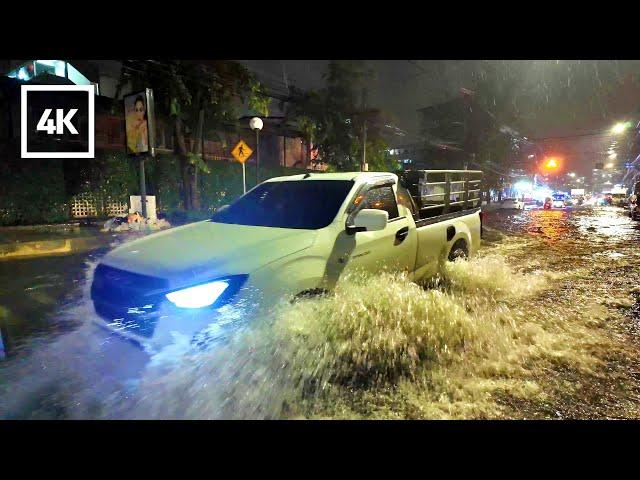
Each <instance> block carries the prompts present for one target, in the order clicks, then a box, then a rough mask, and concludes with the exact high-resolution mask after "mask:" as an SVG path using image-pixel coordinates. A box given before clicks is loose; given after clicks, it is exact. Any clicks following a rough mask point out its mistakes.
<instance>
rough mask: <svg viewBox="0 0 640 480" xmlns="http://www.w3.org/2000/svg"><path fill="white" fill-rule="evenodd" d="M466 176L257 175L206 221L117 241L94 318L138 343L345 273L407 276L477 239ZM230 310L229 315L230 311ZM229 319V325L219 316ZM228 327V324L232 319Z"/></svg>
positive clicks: (97, 292)
mask: <svg viewBox="0 0 640 480" xmlns="http://www.w3.org/2000/svg"><path fill="white" fill-rule="evenodd" d="M481 175H482V173H481V172H477V171H466V170H465V171H456V170H450V171H443V170H434V171H429V170H421V171H413V172H405V174H403V176H402V178H401V179H400V181H399V178H398V176H396V175H394V174H391V173H374V172H355V173H329V174H316V173H307V174H304V175H294V176H289V177H279V178H272V179H270V180H267V181H265V182H263V183H261V184H259V185H258V186H256V187H255V188H253V189H252V190H250V191H249V192H247V193H246V194H245V195H244V196H242V197H240V198H239V199H238V200H236V201H235V202H234V203H232V204H231V205H229V206H226V207H225V208H222V209H220V210H219V211H218V212H216V213H215V214H214V215H213V217H212V218H211V219H209V220H206V221H201V222H197V223H193V224H190V225H186V226H182V227H178V228H173V229H170V230H166V231H163V232H159V233H156V234H153V235H150V236H148V237H145V238H142V239H139V240H135V241H131V242H129V243H125V244H123V245H122V246H120V247H118V248H116V249H114V250H113V251H111V252H110V253H108V254H107V255H106V256H105V257H104V258H103V259H102V261H101V263H100V264H99V265H98V266H97V268H96V270H95V273H94V279H93V283H92V287H91V296H92V299H93V302H94V307H95V310H96V312H97V313H98V315H99V316H100V317H101V319H102V320H100V321H99V322H98V323H100V324H102V326H105V327H107V328H108V329H110V330H112V331H115V332H118V333H119V334H120V335H123V336H125V337H127V338H130V339H132V340H134V341H136V342H138V343H140V344H142V345H145V346H152V347H154V346H155V347H161V346H163V345H166V344H168V343H170V342H172V341H173V338H174V337H175V335H176V332H177V333H178V334H180V335H186V336H188V337H190V338H195V336H196V335H197V334H198V332H201V331H202V330H203V329H205V327H208V326H211V325H214V324H216V322H218V320H217V319H225V320H220V322H221V323H224V322H227V321H231V320H229V318H236V319H237V318H238V314H237V312H238V311H240V312H242V313H241V314H240V317H248V316H250V313H249V312H255V311H261V309H262V308H265V307H268V306H271V305H273V304H274V303H275V302H277V301H278V299H280V298H282V297H286V296H293V297H295V296H297V295H305V294H310V293H316V292H322V291H330V290H331V288H332V286H333V285H335V283H336V281H337V280H338V279H339V278H340V276H342V275H343V274H344V273H345V272H349V271H357V270H358V269H363V270H368V271H378V270H380V269H381V268H387V269H391V270H400V271H401V270H403V271H406V272H408V274H409V275H410V276H411V277H412V278H413V279H415V280H418V279H420V278H423V277H425V276H430V275H433V274H435V273H436V272H437V269H438V264H439V262H440V261H442V260H446V259H450V260H452V259H455V258H457V257H467V256H471V255H473V254H474V253H475V252H476V251H477V250H478V248H479V246H480V236H481V213H480V195H479V192H480V185H479V183H480V177H481ZM230 312H236V314H235V317H234V315H233V314H231V313H230ZM231 322H232V321H231ZM232 323H233V322H232Z"/></svg>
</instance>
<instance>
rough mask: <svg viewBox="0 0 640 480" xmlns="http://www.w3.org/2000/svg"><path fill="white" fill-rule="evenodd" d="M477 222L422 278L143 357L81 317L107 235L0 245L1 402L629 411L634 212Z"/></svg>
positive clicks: (446, 412)
mask: <svg viewBox="0 0 640 480" xmlns="http://www.w3.org/2000/svg"><path fill="white" fill-rule="evenodd" d="M484 225H485V227H486V232H485V238H484V241H483V248H482V250H481V253H480V255H479V256H478V258H475V259H473V260H472V261H470V262H457V263H455V264H446V265H443V269H442V273H441V275H440V276H439V278H437V279H435V280H434V281H433V282H430V284H429V285H425V286H418V285H415V284H414V283H411V282H409V281H407V280H406V279H405V278H403V277H402V276H399V275H391V274H385V273H383V274H381V275H379V276H376V277H372V278H347V279H345V280H344V281H343V282H342V283H341V285H339V286H338V288H337V290H336V292H335V295H332V296H329V297H326V298H319V299H313V300H309V301H305V302H300V303H298V304H295V305H280V306H278V307H277V308H276V309H275V310H274V312H273V315H272V317H271V318H269V319H265V320H264V321H263V322H260V323H259V324H258V325H256V326H255V328H253V329H250V330H249V331H248V332H247V333H246V334H243V335H242V336H240V337H239V338H238V339H237V340H234V341H233V342H231V343H230V344H229V345H225V346H224V347H221V348H219V349H216V350H214V351H211V352H204V353H203V352H194V351H192V350H190V348H189V346H188V345H184V344H176V345H175V346H174V348H173V349H170V350H167V351H164V352H161V354H158V355H155V356H150V355H148V354H147V353H145V352H143V351H142V350H141V349H140V348H138V347H136V346H134V345H132V344H130V343H128V342H125V341H123V340H120V339H119V338H117V337H114V336H113V335H111V334H108V333H106V332H105V331H103V330H101V329H100V328H98V327H96V326H95V325H94V322H93V321H92V320H93V319H95V314H94V312H93V307H92V305H91V302H90V300H89V286H90V285H89V283H90V278H91V275H92V271H93V269H94V268H95V265H96V263H97V261H98V260H99V257H100V256H101V255H102V254H103V253H104V250H95V251H92V252H91V253H90V254H87V255H79V256H66V257H56V258H55V259H54V258H51V259H38V260H33V261H32V262H33V263H31V264H29V263H19V261H15V262H13V261H12V262H5V263H4V264H0V268H2V275H1V276H0V281H1V282H2V283H1V284H0V286H1V287H2V291H0V294H2V293H3V292H10V291H13V292H17V291H18V290H20V291H22V292H23V296H22V297H21V298H22V300H20V301H21V302H22V303H23V305H22V307H20V308H19V310H20V311H21V312H26V313H24V317H25V318H26V319H27V321H25V322H21V324H20V325H24V326H23V327H16V325H17V324H16V323H15V322H14V325H13V326H12V330H11V333H10V334H9V335H8V344H9V346H10V348H8V350H7V351H8V357H7V359H6V360H5V361H3V362H1V363H0V418H638V417H640V362H639V359H640V355H639V352H640V337H639V336H638V334H639V333H640V328H639V327H638V318H639V314H640V308H639V307H638V303H637V299H638V297H639V296H640V283H639V280H640V271H639V269H638V268H637V266H638V263H639V262H640V258H639V257H640V249H639V248H638V245H639V244H640V243H639V241H640V222H633V221H631V220H630V219H629V218H628V217H627V216H626V211H625V210H623V209H620V208H615V207H600V208H593V209H592V208H584V209H576V210H572V209H564V210H533V211H527V212H519V211H515V210H496V211H491V212H488V213H487V215H486V217H485V222H484ZM20 262H26V261H25V260H22V261H20ZM38 285H40V286H38ZM43 285H44V286H43ZM46 285H55V287H52V286H46ZM47 288H54V289H56V294H55V295H53V296H50V297H49V301H41V302H35V301H34V302H32V303H30V301H29V300H28V298H29V296H32V295H33V293H32V292H37V291H38V290H39V289H41V290H43V291H44V289H47ZM11 302H13V300H11V298H9V295H8V294H6V293H5V297H4V298H3V305H11ZM5 316H6V314H5ZM18 330H19V331H18ZM6 331H7V326H6V324H5V332H6ZM12 338H18V339H19V341H12Z"/></svg>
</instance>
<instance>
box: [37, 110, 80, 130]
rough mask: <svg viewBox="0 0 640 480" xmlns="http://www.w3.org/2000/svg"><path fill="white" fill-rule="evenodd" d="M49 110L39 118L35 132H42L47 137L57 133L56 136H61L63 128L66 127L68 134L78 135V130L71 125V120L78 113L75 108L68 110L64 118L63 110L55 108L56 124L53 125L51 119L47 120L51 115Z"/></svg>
mask: <svg viewBox="0 0 640 480" xmlns="http://www.w3.org/2000/svg"><path fill="white" fill-rule="evenodd" d="M51 110H52V109H51V108H46V109H45V110H44V113H43V114H42V117H40V121H39V122H38V125H37V126H36V129H37V130H42V131H45V132H47V133H48V134H49V135H53V134H54V133H57V134H58V135H62V134H63V133H64V127H65V126H66V127H67V129H68V130H69V132H71V133H72V134H73V135H78V130H76V127H74V126H73V124H72V123H71V121H70V120H71V119H72V118H73V116H74V115H75V114H76V112H77V111H78V109H77V108H72V109H71V110H69V113H67V115H66V116H64V110H63V109H62V108H56V122H55V123H54V121H53V119H51V118H49V115H51Z"/></svg>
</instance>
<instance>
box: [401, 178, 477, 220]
mask: <svg viewBox="0 0 640 480" xmlns="http://www.w3.org/2000/svg"><path fill="white" fill-rule="evenodd" d="M401 182H402V185H403V186H404V187H405V188H406V189H407V190H408V191H409V193H410V194H411V197H412V198H413V201H414V202H415V204H416V207H417V210H418V218H416V219H415V220H416V223H418V222H420V223H423V222H424V221H426V220H429V221H430V222H424V224H427V223H431V222H434V221H439V220H443V219H444V218H441V217H444V216H447V217H450V218H452V217H456V216H459V215H460V214H463V215H464V213H462V212H466V211H468V213H473V211H477V210H478V209H479V208H480V205H481V203H482V199H481V196H480V183H481V182H482V172H481V171H479V170H409V171H406V172H404V173H403V174H402V176H401ZM452 214H455V215H452Z"/></svg>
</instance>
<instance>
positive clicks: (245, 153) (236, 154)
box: [231, 140, 253, 163]
mask: <svg viewBox="0 0 640 480" xmlns="http://www.w3.org/2000/svg"><path fill="white" fill-rule="evenodd" d="M252 153H253V150H251V148H250V147H249V145H247V144H246V143H245V142H244V140H240V141H239V142H238V144H237V145H236V146H235V147H233V150H231V155H233V158H235V159H236V160H237V161H239V162H240V163H244V162H246V161H247V158H249V157H250V156H251V154H252Z"/></svg>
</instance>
